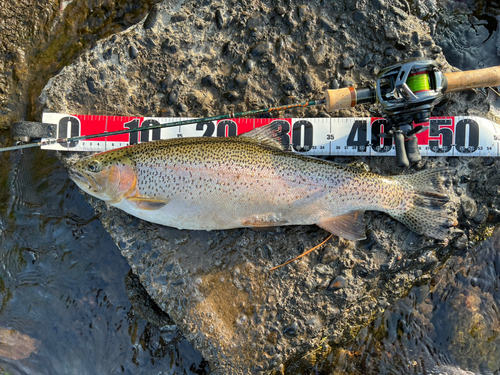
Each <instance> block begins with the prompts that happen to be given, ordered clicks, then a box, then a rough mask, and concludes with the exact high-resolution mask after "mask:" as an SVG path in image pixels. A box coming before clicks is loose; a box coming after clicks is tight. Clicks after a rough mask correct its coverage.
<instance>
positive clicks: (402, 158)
mask: <svg viewBox="0 0 500 375" xmlns="http://www.w3.org/2000/svg"><path fill="white" fill-rule="evenodd" d="M394 146H396V160H397V163H398V167H408V166H409V165H410V161H409V160H408V156H407V155H406V147H405V135H404V133H403V131H402V130H396V131H395V132H394Z"/></svg>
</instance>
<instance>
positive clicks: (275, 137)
mask: <svg viewBox="0 0 500 375" xmlns="http://www.w3.org/2000/svg"><path fill="white" fill-rule="evenodd" d="M284 122H285V123H286V124H287V125H288V129H289V126H290V125H289V124H288V122H287V121H284V120H274V121H272V122H271V123H270V124H267V125H264V126H261V127H259V128H256V129H254V130H252V131H249V132H248V133H244V134H241V135H240V137H243V138H248V139H250V140H252V141H255V142H257V143H260V144H261V145H264V146H268V147H272V148H277V149H279V150H281V151H289V150H290V137H289V135H288V133H285V132H283V125H285V124H283V123H284Z"/></svg>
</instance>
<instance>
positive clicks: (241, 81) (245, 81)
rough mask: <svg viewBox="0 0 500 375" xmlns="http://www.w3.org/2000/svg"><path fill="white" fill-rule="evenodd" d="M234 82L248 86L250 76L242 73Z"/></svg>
mask: <svg viewBox="0 0 500 375" xmlns="http://www.w3.org/2000/svg"><path fill="white" fill-rule="evenodd" d="M234 82H235V83H236V84H237V85H238V86H246V85H247V84H248V77H246V76H244V75H242V74H238V75H237V76H236V77H235V78H234Z"/></svg>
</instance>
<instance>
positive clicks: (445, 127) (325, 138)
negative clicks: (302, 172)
mask: <svg viewBox="0 0 500 375" xmlns="http://www.w3.org/2000/svg"><path fill="white" fill-rule="evenodd" d="M189 119H190V118H171V117H169V118H159V117H122V116H87V115H68V114H61V113H44V115H43V119H42V122H44V123H50V124H56V125H57V134H56V138H69V137H76V136H81V135H91V134H98V133H105V132H112V131H117V130H124V129H130V128H141V127H147V126H153V125H158V124H167V123H172V122H176V121H183V120H189ZM273 121H279V122H280V125H281V128H282V129H283V133H284V134H286V133H288V136H289V137H290V144H291V145H292V149H293V151H295V152H298V153H301V154H305V155H310V156H395V155H396V149H395V147H394V144H393V139H392V138H381V137H380V136H379V134H381V133H384V131H385V130H384V128H385V127H386V126H387V121H386V120H385V119H383V118H377V117H371V118H370V117H359V118H354V117H352V118H351V117H344V118H297V119H294V118H286V119H271V118H236V119H226V120H218V121H208V122H203V123H199V124H189V125H182V126H174V127H171V128H162V129H154V130H145V131H137V132H134V133H127V134H120V135H114V136H101V137H98V138H92V139H87V140H81V141H75V142H69V143H68V144H59V143H55V144H51V145H47V146H42V149H46V150H57V151H108V150H112V149H115V148H119V147H124V146H129V145H133V144H137V143H140V142H148V141H152V140H159V139H169V138H179V137H203V136H204V137H217V136H222V137H229V136H236V135H239V134H242V133H245V132H248V131H250V130H252V129H255V128H257V127H260V126H264V125H267V124H269V123H271V122H273ZM416 136H417V138H418V146H419V149H420V154H421V155H422V156H483V157H485V156H490V157H498V156H500V125H498V124H496V123H494V122H492V121H490V120H487V119H484V118H481V117H475V116H455V117H431V119H430V122H429V128H428V129H426V130H424V131H423V132H421V133H419V134H417V135H416Z"/></svg>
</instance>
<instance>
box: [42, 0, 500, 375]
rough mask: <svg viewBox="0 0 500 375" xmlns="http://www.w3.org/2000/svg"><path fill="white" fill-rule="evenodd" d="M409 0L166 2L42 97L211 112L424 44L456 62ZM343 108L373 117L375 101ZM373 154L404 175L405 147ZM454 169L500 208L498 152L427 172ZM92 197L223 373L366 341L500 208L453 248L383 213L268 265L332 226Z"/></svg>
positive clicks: (95, 108)
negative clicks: (169, 223) (395, 155)
mask: <svg viewBox="0 0 500 375" xmlns="http://www.w3.org/2000/svg"><path fill="white" fill-rule="evenodd" d="M403 3H405V4H407V3H406V2H403ZM403 3H399V2H397V1H382V0H380V1H377V2H374V3H373V4H368V2H361V1H359V2H356V1H337V2H335V3H334V4H331V5H329V6H325V5H324V2H320V1H299V2H295V5H293V6H292V5H282V2H280V1H277V0H276V1H266V2H262V1H252V2H240V1H226V2H220V3H219V2H213V3H211V2H203V3H200V2H199V1H197V0H191V1H189V0H188V1H173V0H166V1H164V2H163V3H161V4H159V5H158V6H156V8H155V9H154V10H153V11H152V12H151V13H150V14H149V16H148V17H147V18H146V19H145V20H144V21H143V22H141V23H140V24H138V25H137V26H135V27H133V28H131V29H129V30H127V31H125V32H123V33H120V34H117V35H114V36H113V37H110V38H108V39H106V40H104V41H102V42H101V43H99V44H97V45H96V46H95V47H94V48H93V49H92V50H91V51H89V52H87V53H85V54H83V55H82V56H81V57H80V58H79V59H78V61H76V62H75V63H74V64H73V65H71V66H68V67H66V68H64V69H63V70H62V72H61V73H60V74H59V75H58V76H56V77H54V78H53V79H51V80H50V82H49V83H48V84H47V86H46V88H45V90H44V91H43V93H42V95H41V104H42V106H43V108H44V109H45V110H49V111H56V112H62V113H80V114H93V115H142V116H164V115H166V116H173V115H179V116H180V115H182V116H206V115H211V114H212V115H213V114H216V113H227V112H230V111H234V112H239V111H243V110H247V109H248V110H249V109H255V108H259V107H265V106H269V105H271V104H278V103H283V102H288V101H289V100H292V99H291V98H290V97H294V96H295V97H297V98H301V99H305V98H310V99H312V98H321V97H322V92H323V91H324V89H326V88H330V87H336V86H339V85H340V86H344V85H348V84H352V83H354V84H356V85H357V86H365V85H367V84H368V83H372V82H373V80H374V78H375V75H376V73H377V72H378V71H379V70H380V69H381V68H383V67H384V66H387V65H390V64H392V63H394V62H396V61H399V60H401V59H404V58H407V57H410V56H412V55H414V54H416V55H420V56H426V57H429V58H435V59H437V61H438V62H439V63H441V64H442V65H443V67H444V69H445V70H448V69H451V68H450V67H449V65H447V63H446V61H445V60H444V57H443V55H442V54H441V52H440V49H439V48H436V46H435V44H434V42H433V40H432V38H431V37H430V31H429V26H428V25H427V24H426V23H425V22H423V21H420V20H418V19H416V18H415V17H414V16H412V15H410V14H409V13H408V12H409V9H407V8H406V6H404V4H403ZM472 108H474V110H472ZM487 109H488V107H487V104H485V103H484V95H482V94H481V93H480V92H469V93H467V94H462V95H459V94H453V95H452V96H450V97H449V105H448V106H446V107H443V108H440V109H439V110H438V111H437V113H438V114H441V115H445V114H453V115H459V114H466V113H469V114H481V113H482V114H485V113H486V112H487ZM186 111H187V112H186ZM320 114H321V115H324V114H322V113H321V108H307V109H297V110H296V111H295V112H293V117H301V116H303V117H305V116H309V117H314V116H318V115H320ZM281 115H284V114H283V113H282V114H281ZM333 115H335V116H354V115H356V116H362V115H364V116H370V113H369V112H368V107H361V108H359V109H356V111H340V112H339V113H334V114H333ZM73 157H74V158H78V157H80V155H75V156H73ZM337 160H338V161H340V162H350V161H353V160H354V159H352V160H351V159H349V158H340V159H337ZM355 160H357V161H359V160H360V159H355ZM361 160H362V161H364V162H366V163H367V164H368V165H369V166H370V167H371V169H372V170H373V171H375V172H378V173H382V174H395V173H401V172H402V171H401V170H399V169H397V167H395V166H394V160H393V159H392V158H372V159H366V158H365V159H361ZM448 164H451V165H452V166H454V167H456V169H457V177H456V178H455V179H454V181H455V189H457V187H458V191H457V193H458V195H461V196H464V197H465V196H467V198H463V199H470V200H481V204H479V205H477V213H476V215H479V214H480V212H481V210H483V211H484V209H486V210H488V209H491V207H493V206H495V205H496V206H498V200H499V196H498V188H497V186H498V184H497V185H495V183H496V181H498V179H499V178H500V177H499V174H498V167H499V164H500V163H499V162H498V161H497V160H493V159H492V161H491V160H490V161H486V160H485V159H468V158H434V159H425V160H424V161H423V162H422V163H420V164H419V165H418V168H428V167H433V166H435V165H448ZM495 186H496V187H495ZM459 201H460V199H459V198H454V199H452V202H451V203H450V205H451V207H452V208H454V209H456V210H458V208H459ZM89 202H90V203H91V204H92V205H93V206H94V207H95V209H96V211H97V212H98V213H99V215H100V218H101V220H102V223H103V225H104V227H105V228H106V229H107V230H108V231H109V233H110V234H111V236H112V237H113V239H114V241H115V243H116V244H117V245H118V246H119V248H120V249H121V251H122V253H123V255H124V256H125V257H126V258H127V260H128V262H129V263H130V265H131V267H132V269H133V271H134V273H135V274H137V275H138V276H139V278H140V280H141V282H142V284H143V285H144V287H145V289H146V290H147V292H148V293H149V294H150V296H151V297H152V298H153V299H154V300H155V301H156V302H157V303H158V305H159V306H160V307H161V309H162V310H163V311H165V312H167V313H168V314H169V315H170V317H171V318H172V319H173V321H174V322H175V323H176V324H177V325H178V327H179V328H180V330H181V331H182V332H183V334H184V335H185V336H186V337H187V338H188V339H189V340H190V341H191V343H192V344H193V345H194V347H195V348H197V349H199V350H200V351H201V352H202V354H203V356H204V357H205V358H206V359H207V360H208V361H209V362H210V366H211V370H212V371H213V373H221V374H228V373H231V374H244V373H249V372H263V371H267V370H279V369H283V367H284V366H285V367H286V368H287V369H288V371H290V372H294V371H295V370H294V369H296V368H297V367H301V366H305V365H306V363H307V362H312V361H315V360H316V359H317V358H318V357H321V356H322V355H325V348H327V346H326V345H323V343H325V342H328V343H330V344H332V343H336V344H339V343H343V342H345V341H346V340H348V339H349V338H351V337H353V336H354V335H356V333H357V332H358V331H359V330H360V329H361V328H362V327H363V326H366V325H367V324H368V323H369V322H370V321H372V320H373V319H374V317H376V316H377V315H378V314H379V313H380V312H381V311H383V310H384V308H386V307H387V306H388V305H389V304H391V303H392V302H393V301H395V300H396V299H398V298H400V297H402V296H404V295H405V294H406V293H407V292H408V291H409V289H410V288H411V287H412V286H413V285H416V284H419V283H424V282H426V281H427V280H429V278H430V277H431V275H433V274H435V272H436V271H437V270H438V269H439V268H440V267H442V265H443V263H444V262H445V261H446V260H447V259H448V258H449V257H450V256H451V255H452V254H454V253H455V252H461V251H464V250H466V249H467V248H468V247H469V246H471V245H472V244H473V243H474V241H478V240H480V237H481V236H480V235H479V234H481V233H485V232H484V228H487V226H488V225H489V223H490V222H489V220H493V219H492V217H494V216H492V215H489V216H488V215H487V214H486V215H484V212H483V213H482V216H483V217H484V218H476V217H473V218H469V217H467V216H465V215H464V214H463V212H462V211H459V226H458V228H456V229H454V230H452V233H451V235H450V244H449V245H448V246H445V245H444V244H439V243H437V241H434V240H432V239H429V238H424V237H422V236H419V235H417V234H415V233H412V232H410V231H409V230H408V229H407V228H406V227H405V226H404V225H402V224H400V223H398V222H396V221H394V220H393V219H391V218H390V217H388V216H387V215H384V214H380V213H375V212H373V213H369V214H367V215H366V217H367V235H368V238H367V239H366V240H364V241H358V242H353V241H347V240H343V239H338V238H335V239H333V240H331V241H330V242H329V243H328V244H327V245H326V246H325V247H324V248H323V249H321V250H320V251H317V252H316V253H313V254H311V255H310V256H308V257H306V258H303V259H301V260H300V261H296V262H294V263H291V264H290V265H287V266H285V267H283V268H280V269H279V270H276V271H269V268H270V267H272V266H276V265H278V264H281V263H283V262H284V261H286V260H288V259H290V258H292V257H295V256H297V255H299V254H301V253H302V252H303V251H304V250H305V249H307V248H310V247H312V246H314V245H316V244H318V243H319V242H321V241H322V240H323V239H324V238H326V237H327V233H326V232H325V231H323V230H321V229H319V228H317V227H315V226H304V227H284V228H279V229H278V230H277V232H275V233H265V232H257V231H253V230H250V229H237V230H226V231H212V232H204V231H188V230H184V231H180V230H176V229H172V228H168V227H162V226H158V225H154V224H151V223H147V222H143V221H140V220H139V219H136V218H133V217H130V216H128V215H127V214H125V213H123V212H121V211H119V210H117V209H114V208H111V207H107V206H106V205H105V204H104V203H103V202H101V201H98V200H96V199H94V198H89ZM483 207H485V208H484V209H483ZM483 219H484V220H483ZM478 220H479V223H478ZM478 225H482V227H481V228H482V229H481V230H482V231H479V232H478ZM478 233H479V234H478Z"/></svg>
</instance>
